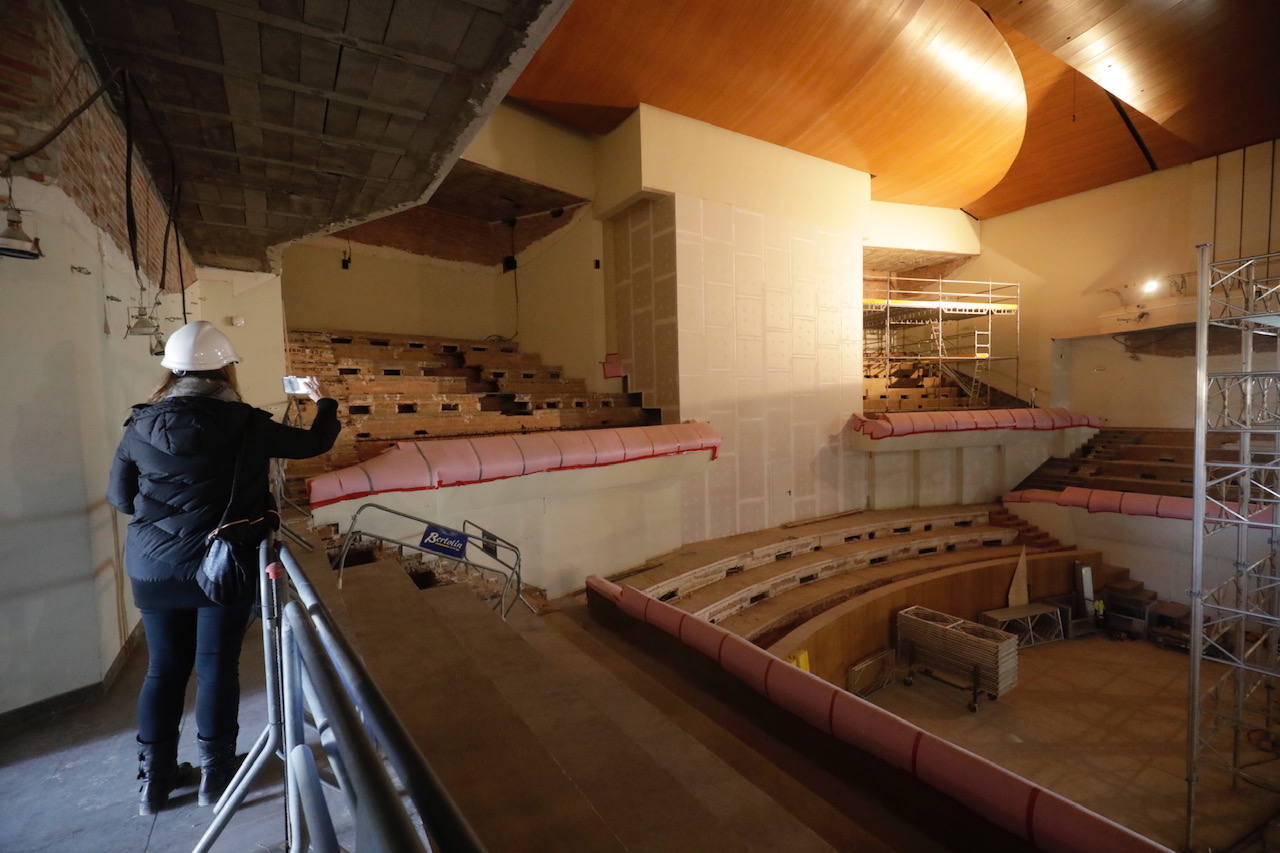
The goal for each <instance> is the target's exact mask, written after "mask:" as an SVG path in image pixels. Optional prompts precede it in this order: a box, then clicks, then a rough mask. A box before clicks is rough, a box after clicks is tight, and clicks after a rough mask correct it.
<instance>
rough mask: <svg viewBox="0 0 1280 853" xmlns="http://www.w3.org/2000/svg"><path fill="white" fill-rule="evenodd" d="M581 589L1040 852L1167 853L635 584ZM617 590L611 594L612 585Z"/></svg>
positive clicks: (600, 583) (591, 581)
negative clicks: (1030, 844) (700, 655)
mask: <svg viewBox="0 0 1280 853" xmlns="http://www.w3.org/2000/svg"><path fill="white" fill-rule="evenodd" d="M587 587H588V588H590V589H592V590H595V591H596V592H598V593H600V594H602V595H604V596H607V597H609V598H610V599H612V600H614V601H615V602H616V603H617V605H618V607H619V608H620V609H621V610H622V611H623V612H624V613H627V614H628V615H630V616H632V617H633V618H635V619H637V620H639V621H642V622H647V623H649V624H650V625H653V626H654V627H656V628H659V629H660V630H662V631H664V632H665V633H667V634H670V635H671V636H673V637H676V638H678V639H679V640H681V641H682V642H684V643H685V644H686V645H688V646H690V647H692V648H694V649H696V650H697V651H699V652H701V653H702V654H704V655H706V656H707V657H709V658H711V659H713V660H715V661H717V662H718V663H719V664H720V666H722V667H723V668H724V669H725V671H726V672H728V673H729V674H731V675H733V676H735V677H737V678H738V679H740V680H741V681H744V682H746V683H747V684H748V685H749V686H750V687H751V688H752V689H754V690H755V691H756V692H758V693H760V694H762V695H764V696H765V697H766V698H767V699H769V700H770V701H772V702H773V703H774V704H776V705H778V706H779V707H781V708H784V709H786V710H788V711H790V712H791V713H793V714H795V715H796V716H798V717H800V718H801V719H803V720H805V721H806V722H807V723H809V724H810V725H812V726H814V727H815V728H817V729H819V730H821V731H824V732H828V733H830V734H831V735H833V736H834V737H836V738H837V739H839V740H841V741H843V742H845V743H848V744H850V745H852V746H855V747H857V748H859V749H862V750H864V751H866V752H869V753H871V754H873V755H876V756H878V757H879V758H881V759H883V760H884V761H885V762H887V763H889V764H891V765H893V766H895V767H898V768H901V769H902V770H904V771H906V772H908V773H910V774H912V775H913V776H915V777H916V778H917V779H919V780H920V781H921V782H922V783H924V784H927V785H930V786H931V787H933V788H936V789H937V790H939V791H941V792H942V793H944V794H947V795H948V796H950V797H952V798H953V799H955V800H956V801H958V802H960V803H962V804H963V805H965V806H966V807H968V808H969V809H970V810H972V811H973V812H975V813H976V814H979V815H981V816H982V817H984V818H986V819H987V820H989V821H991V822H992V823H993V824H995V825H996V826H999V827H1001V828H1003V829H1005V830H1006V831H1008V832H1010V833H1012V834H1014V835H1016V836H1018V837H1019V838H1023V839H1026V840H1028V841H1030V842H1031V843H1032V844H1034V845H1035V846H1036V847H1037V848H1039V849H1041V850H1049V851H1055V853H1099V851H1104V850H1105V851H1107V853H1139V851H1166V853H1167V851H1168V848H1166V847H1163V846H1161V845H1159V844H1157V843H1156V842H1154V841H1152V840H1150V839H1148V838H1144V837H1143V836H1141V835H1138V834H1137V833H1135V832H1132V831H1131V830H1129V829H1126V828H1125V827H1123V826H1120V825H1119V824H1117V823H1114V822H1112V821H1110V820H1107V819H1106V818H1104V817H1102V816H1101V815H1099V814H1096V813H1095V812H1092V811H1089V810H1088V809H1086V808H1084V807H1083V806H1080V805H1077V804H1076V803H1073V802H1071V801H1069V800H1066V799H1063V798H1062V797H1060V796H1058V795H1056V794H1053V793H1051V792H1049V791H1047V790H1045V789H1044V788H1041V787H1039V786H1037V785H1035V784H1034V783H1032V782H1030V781H1028V780H1027V779H1024V778H1022V777H1021V776H1018V775H1017V774H1015V773H1011V772H1010V771H1008V770H1005V769H1004V768H1003V767H1000V766H999V765H996V764H993V763H992V762H990V761H988V760H986V759H985V758H982V757H980V756H977V755H974V754H973V753H971V752H969V751H967V750H965V749H962V748H960V747H958V746H955V745H953V744H950V743H947V742H946V741H943V740H940V739H939V738H936V737H934V736H933V735H930V734H928V733H926V732H924V731H923V730H921V729H920V728H919V727H917V726H914V725H912V724H911V723H909V722H907V721H906V720H903V719H902V718H900V717H897V716H895V715H893V714H891V713H889V712H888V711H885V710H883V709H882V708H878V707H876V706H875V705H872V704H871V703H869V702H867V701H865V700H863V699H860V698H858V697H857V696H854V695H853V694H851V693H848V692H846V691H844V690H840V689H838V688H836V687H835V686H834V685H831V684H828V683H827V682H825V681H822V680H821V679H819V678H817V677H816V676H814V675H811V674H810V673H808V672H805V671H803V670H801V669H799V668H798V667H795V666H793V665H791V664H789V663H787V662H786V661H784V660H782V659H780V658H778V657H777V656H775V655H772V654H770V653H769V652H767V651H765V650H764V649H761V648H759V647H758V646H755V645H753V644H751V643H749V642H747V641H746V640H744V639H742V638H741V637H739V636H737V635H735V634H730V633H729V632H728V631H726V630H724V629H723V628H721V627H720V626H719V625H713V624H712V623H710V622H707V621H705V620H703V619H699V618H697V617H695V616H691V615H689V614H686V613H684V612H682V611H680V610H678V609H676V608H675V607H672V606H671V605H670V604H667V603H666V602H663V601H658V600H657V599H656V598H652V597H650V596H648V595H645V594H644V593H643V592H640V591H639V590H637V589H635V588H634V587H629V586H623V587H621V588H619V587H617V586H615V585H614V584H612V583H609V582H608V581H605V580H602V579H600V578H597V577H595V576H594V575H593V576H591V577H588V578H587ZM615 590H617V594H616V595H615V594H614V591H615Z"/></svg>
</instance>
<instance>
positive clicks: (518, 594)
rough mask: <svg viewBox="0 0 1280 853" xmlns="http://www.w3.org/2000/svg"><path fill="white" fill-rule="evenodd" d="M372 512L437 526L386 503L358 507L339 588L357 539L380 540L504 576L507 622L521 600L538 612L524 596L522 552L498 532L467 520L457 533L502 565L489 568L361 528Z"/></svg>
mask: <svg viewBox="0 0 1280 853" xmlns="http://www.w3.org/2000/svg"><path fill="white" fill-rule="evenodd" d="M371 509H372V510H378V511H379V512H385V513H388V514H390V515H395V516H399V517H400V518H404V519H408V520H410V521H416V522H418V523H419V524H423V525H433V524H436V522H434V521H432V520H431V519H429V518H422V517H420V516H416V515H410V514H409V513H407V512H401V511H400V510H398V509H392V508H391V507H389V506H383V505H382V504H378V503H365V504H361V505H360V506H359V507H357V508H356V511H355V512H353V513H352V514H351V523H350V524H348V525H347V530H346V532H345V533H344V534H343V537H342V550H341V551H340V552H339V553H338V562H337V564H336V565H335V566H334V568H336V569H337V571H338V587H339V588H341V587H342V572H343V570H344V569H345V568H346V565H347V554H348V553H349V552H350V550H351V543H352V542H353V541H354V540H355V538H356V537H361V538H365V539H374V540H377V541H378V542H383V543H386V544H388V545H395V546H397V547H400V548H408V549H410V550H412V551H417V552H419V553H422V554H430V555H431V556H432V557H436V558H438V559H445V560H449V561H451V562H454V563H457V564H458V565H462V566H468V567H470V568H473V569H476V570H477V571H481V572H487V573H489V574H495V575H500V576H501V577H502V578H503V582H502V589H501V591H500V592H499V594H498V602H497V604H496V605H494V609H495V610H497V611H498V612H499V613H500V614H502V618H503V619H506V618H507V614H508V613H510V612H511V608H512V607H515V605H516V602H517V601H519V602H520V603H521V604H523V605H524V606H525V607H527V608H529V612H530V613H536V612H537V609H536V608H535V607H534V606H533V605H532V604H530V603H529V600H528V599H526V598H525V597H524V581H523V578H522V573H521V566H522V561H521V557H520V549H519V548H518V547H516V546H515V545H514V544H512V543H511V542H509V541H507V540H506V539H503V538H502V537H501V536H499V535H497V534H496V533H494V532H492V531H490V530H486V529H485V528H483V527H481V526H480V525H479V524H476V523H475V522H474V521H470V520H466V521H463V522H462V530H459V531H456V532H457V533H459V534H461V535H462V536H463V537H464V538H465V539H466V540H467V546H468V547H471V546H474V547H476V548H479V549H480V551H481V553H483V554H485V555H486V556H487V557H489V559H491V560H493V561H494V562H495V563H497V564H498V565H497V566H491V565H486V564H484V563H477V562H475V561H474V560H470V559H466V558H457V557H447V556H444V555H442V554H440V553H439V552H437V551H432V550H431V549H429V548H424V547H422V545H420V544H418V543H416V542H405V541H404V540H401V539H395V538H393V537H390V536H383V535H382V534H380V533H372V532H370V531H368V530H360V529H358V528H357V522H358V521H359V519H360V516H361V514H363V513H364V511H365V510H371ZM438 526H443V525H438ZM513 585H514V587H515V592H514V594H513V595H512V597H511V603H510V604H508V603H507V591H508V590H509V589H511V588H512V586H513Z"/></svg>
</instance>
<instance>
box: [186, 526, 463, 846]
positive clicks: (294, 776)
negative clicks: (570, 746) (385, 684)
mask: <svg viewBox="0 0 1280 853" xmlns="http://www.w3.org/2000/svg"><path fill="white" fill-rule="evenodd" d="M275 548H276V546H275V544H274V543H268V542H264V543H263V544H262V546H261V548H260V549H259V563H260V569H261V571H260V592H261V603H262V619H263V631H262V633H263V650H264V653H265V657H266V688H267V725H266V728H264V729H263V732H262V734H261V735H260V736H259V737H258V740H257V741H256V742H255V743H254V745H253V748H252V749H251V750H250V751H249V754H248V756H247V757H246V758H245V760H244V763H243V764H241V766H240V769H239V770H238V771H237V772H236V775H235V777H234V778H233V779H232V781H231V784H230V785H229V786H228V787H227V790H226V792H225V793H224V794H223V795H222V798H221V799H220V800H219V801H218V803H217V805H215V806H214V819H213V822H212V823H211V824H210V826H209V828H208V829H207V830H206V831H205V833H204V835H203V836H202V837H201V838H200V840H199V842H198V843H197V844H196V846H195V848H194V851H195V853H203V851H207V850H209V849H210V848H211V847H212V845H213V843H214V842H215V841H216V840H217V839H218V836H219V835H221V833H222V831H223V830H224V829H225V828H226V826H227V824H228V823H229V822H230V820H231V817H232V816H233V815H234V813H235V811H236V810H237V809H238V808H239V806H240V805H241V804H242V803H243V801H244V797H245V795H246V794H247V793H248V790H249V786H250V785H251V784H252V783H253V781H254V779H255V778H256V777H257V776H258V774H259V773H261V772H262V770H263V769H264V768H265V767H266V765H267V763H268V762H269V761H270V759H271V758H272V757H276V758H279V759H281V760H282V761H283V763H284V771H285V792H286V804H287V808H286V821H285V827H286V840H287V850H288V851H290V853H295V851H308V850H314V851H320V853H339V851H341V850H342V848H341V847H340V846H339V843H338V837H337V832H336V830H335V827H334V821H333V817H332V814H331V811H330V807H329V802H328V800H327V799H326V797H325V793H324V788H325V787H326V786H329V787H332V788H335V789H336V790H337V791H338V792H339V793H340V795H341V797H342V799H343V800H344V801H345V804H346V806H347V808H348V811H349V813H350V815H351V817H352V819H353V821H354V829H355V838H356V841H355V847H354V850H356V851H359V853H363V851H377V853H426V851H428V850H432V849H436V850H442V851H449V853H453V851H458V853H480V851H483V850H484V846H483V845H482V844H481V843H480V841H479V839H478V838H477V837H476V835H475V833H474V832H473V831H472V829H471V827H470V826H469V825H468V824H467V822H466V820H465V819H464V818H463V817H462V815H461V813H460V812H459V810H458V808H457V805H456V804H455V803H454V801H453V799H452V797H450V796H449V793H448V791H446V790H445V788H444V786H443V784H442V783H441V782H440V780H439V778H438V777H437V776H436V775H435V773H434V771H433V770H432V769H431V767H430V765H429V764H428V763H427V761H426V759H425V758H423V756H422V754H421V752H419V751H418V749H417V747H416V746H415V745H414V743H413V741H412V739H411V738H410V737H409V735H408V733H407V732H406V731H405V730H404V727H403V726H402V725H401V723H400V721H399V719H398V718H397V717H396V715H395V713H394V712H393V711H392V710H391V707H390V705H389V704H388V703H387V700H386V698H385V697H384V696H383V695H382V693H381V691H380V690H379V689H378V687H377V685H376V684H375V683H374V682H373V679H372V677H371V676H370V675H369V673H368V671H367V670H366V669H365V668H364V665H363V664H362V663H361V661H360V659H359V656H358V655H356V653H355V652H354V651H353V650H352V649H351V647H350V645H349V644H348V643H347V641H346V639H345V638H344V637H343V635H342V632H341V630H340V629H339V628H338V627H337V624H336V623H335V622H334V620H333V618H332V616H331V615H330V613H329V611H328V609H327V608H325V606H324V604H323V603H322V602H321V601H320V599H319V597H318V596H317V595H316V592H315V589H314V587H312V585H311V583H310V581H309V580H308V579H307V577H306V575H305V574H304V573H303V572H302V570H301V568H300V567H299V566H298V564H297V561H296V560H295V559H294V557H293V554H292V553H290V551H289V549H288V548H287V547H280V549H279V561H276V560H273V559H271V555H272V552H273V551H274V550H275ZM286 578H287V579H288V580H289V581H292V586H293V590H294V593H295V594H296V598H294V599H292V600H287V599H289V598H290V596H289V584H288V583H286V582H285V579H286ZM308 718H309V719H310V722H311V725H312V726H313V727H314V729H315V732H316V733H317V735H318V740H319V742H320V746H321V749H322V750H323V752H324V754H325V755H326V757H327V760H328V764H329V766H330V768H331V769H332V772H333V777H334V778H335V779H336V784H333V783H330V782H328V781H326V779H325V778H324V777H323V776H322V775H321V772H320V768H319V766H318V765H317V763H316V759H315V754H314V753H313V751H312V747H311V746H309V745H308V744H307V743H306V739H305V735H306V726H307V721H308ZM389 768H390V769H389ZM392 771H394V777H393V775H392ZM397 780H398V783H399V784H398V786H397ZM401 791H403V798H402V795H401ZM406 799H407V800H408V802H409V803H410V804H411V805H412V808H413V810H414V811H416V812H417V817H418V820H419V821H420V823H421V825H422V829H421V830H420V829H419V827H418V825H417V823H415V821H414V819H413V817H412V815H411V813H410V809H409V808H408V807H407V806H406V805H405V800H406Z"/></svg>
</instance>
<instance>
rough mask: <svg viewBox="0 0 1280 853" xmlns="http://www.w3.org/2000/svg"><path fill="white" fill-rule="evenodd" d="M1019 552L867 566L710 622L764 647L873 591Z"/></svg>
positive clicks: (1005, 549)
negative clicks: (816, 618) (847, 602)
mask: <svg viewBox="0 0 1280 853" xmlns="http://www.w3.org/2000/svg"><path fill="white" fill-rule="evenodd" d="M1021 551H1022V546H1021V545H1000V546H993V545H984V546H982V547H981V548H967V549H964V550H957V551H945V552H943V553H940V554H930V555H929V556H926V557H914V558H909V559H899V560H894V561H893V562H889V563H885V564H881V565H873V566H866V567H864V568H859V569H854V570H852V571H849V572H846V573H842V574H835V575H831V576H829V577H826V578H821V579H819V580H816V581H814V582H812V583H807V584H803V585H799V586H796V587H793V588H791V589H788V590H785V591H783V592H782V593H780V594H777V595H771V596H770V597H769V598H767V599H765V600H763V601H761V602H759V603H757V604H753V605H752V606H751V607H749V608H746V609H744V610H741V611H739V612H737V613H735V614H733V615H731V616H727V617H725V618H722V619H717V620H712V621H715V622H716V624H718V625H722V626H724V628H725V629H726V630H728V631H730V632H732V633H734V634H737V635H738V636H739V637H743V638H745V639H748V640H750V641H751V642H753V643H755V644H757V645H759V646H762V647H766V648H767V647H768V646H769V645H770V644H771V643H772V642H773V640H774V639H776V638H777V637H780V636H782V635H783V634H785V633H787V632H788V631H790V630H792V629H793V628H795V627H796V626H798V625H801V624H802V623H804V622H807V621H809V620H810V619H812V618H814V617H815V616H818V615H819V614H821V613H823V612H825V611H828V610H830V609H831V608H833V607H836V606H838V605H840V604H843V603H844V602H845V601H848V600H850V599H852V598H856V597H858V596H860V595H863V594H865V593H867V592H870V591H871V590H873V589H879V588H880V587H883V586H886V585H888V584H892V583H897V582H899V581H905V580H909V579H911V578H916V577H920V576H922V575H928V574H932V573H934V572H937V571H939V570H942V569H948V568H952V567H954V566H961V565H967V564H970V563H972V562H973V561H974V560H992V559H1009V558H1017V556H1018V554H1019V553H1021ZM681 609H684V608H681Z"/></svg>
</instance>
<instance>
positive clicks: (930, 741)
mask: <svg viewBox="0 0 1280 853" xmlns="http://www.w3.org/2000/svg"><path fill="white" fill-rule="evenodd" d="M915 762H916V776H917V777H918V778H919V779H920V781H921V782H924V783H926V784H928V785H930V786H931V787H934V788H937V789H938V790H939V791H941V792H942V793H944V794H946V795H947V796H949V797H951V799H953V800H956V801H957V802H960V803H963V804H964V805H965V806H968V807H969V808H970V809H971V810H973V811H975V812H978V813H979V814H981V815H983V816H984V817H986V818H987V819H988V820H990V821H991V822H992V823H994V824H995V825H997V826H1002V827H1004V828H1006V829H1009V830H1011V831H1012V832H1013V833H1014V834H1015V835H1019V836H1021V837H1022V838H1026V837H1027V835H1028V821H1027V803H1028V800H1030V799H1031V797H1032V796H1033V794H1032V792H1033V791H1036V790H1038V789H1037V786H1035V785H1033V784H1032V783H1031V782H1029V781H1027V780H1026V779H1023V778H1022V777H1021V776H1016V775H1014V774H1012V773H1010V772H1009V771H1007V770H1005V769H1004V768H1003V767H1000V766H999V765H997V764H993V763H991V762H990V761H988V760H986V759H985V758H983V757H982V756H979V755H974V754H973V753H972V752H969V751H968V750H965V749H961V748H960V747H958V746H956V745H954V744H951V743H947V742H946V741H945V740H942V739H941V738H937V737H934V736H933V735H931V734H928V733H925V734H924V736H922V737H921V738H920V742H919V744H918V746H917V747H916V758H915ZM997 791H998V792H1000V796H999V797H994V798H992V797H991V794H992V793H994V792H997ZM989 798H990V799H989Z"/></svg>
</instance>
